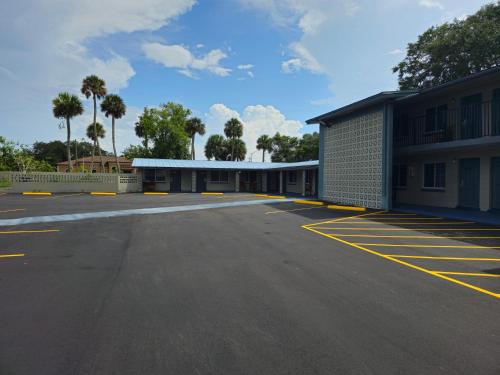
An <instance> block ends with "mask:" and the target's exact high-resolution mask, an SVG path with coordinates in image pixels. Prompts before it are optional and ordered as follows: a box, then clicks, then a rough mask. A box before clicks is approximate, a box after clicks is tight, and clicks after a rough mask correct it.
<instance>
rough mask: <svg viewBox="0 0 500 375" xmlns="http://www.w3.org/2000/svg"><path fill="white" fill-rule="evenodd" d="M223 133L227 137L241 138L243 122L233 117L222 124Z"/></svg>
mask: <svg viewBox="0 0 500 375" xmlns="http://www.w3.org/2000/svg"><path fill="white" fill-rule="evenodd" d="M224 134H225V135H226V137H228V138H229V139H236V138H241V137H242V136H243V124H242V123H241V122H240V120H238V119H237V118H234V117H233V118H232V119H230V120H228V121H227V122H226V124H225V125H224Z"/></svg>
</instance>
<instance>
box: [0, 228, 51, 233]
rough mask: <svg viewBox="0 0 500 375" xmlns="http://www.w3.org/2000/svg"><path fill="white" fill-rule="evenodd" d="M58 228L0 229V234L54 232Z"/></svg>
mask: <svg viewBox="0 0 500 375" xmlns="http://www.w3.org/2000/svg"><path fill="white" fill-rule="evenodd" d="M60 231H61V230H60V229H40V230H6V231H0V234H24V233H55V232H60Z"/></svg>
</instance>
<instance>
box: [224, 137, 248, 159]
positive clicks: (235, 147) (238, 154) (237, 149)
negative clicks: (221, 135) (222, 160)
mask: <svg viewBox="0 0 500 375" xmlns="http://www.w3.org/2000/svg"><path fill="white" fill-rule="evenodd" d="M226 142H227V143H228V144H229V148H230V149H231V150H232V152H233V156H234V159H232V160H234V161H243V160H245V156H246V154H247V146H246V145H245V142H243V140H241V139H240V138H234V139H227V140H226Z"/></svg>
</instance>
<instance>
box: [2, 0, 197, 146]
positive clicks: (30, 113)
mask: <svg viewBox="0 0 500 375" xmlns="http://www.w3.org/2000/svg"><path fill="white" fill-rule="evenodd" d="M194 3H195V0H168V1H167V0H143V1H140V2H138V1H132V0H87V1H84V2H82V1H64V2H60V1H58V2H50V1H36V0H27V1H22V2H19V1H15V0H6V1H4V2H2V5H0V56H1V66H2V69H0V112H1V113H2V114H3V121H4V123H5V128H4V129H6V130H5V132H4V135H7V136H9V137H11V138H13V139H18V140H20V141H23V142H27V141H33V140H35V139H51V138H54V137H55V136H58V134H59V133H57V120H55V119H54V118H53V117H52V113H51V105H50V103H51V100H52V98H53V97H54V96H55V95H56V94H57V92H59V91H63V90H65V91H71V92H79V88H80V85H81V81H82V79H83V77H85V76H86V75H88V74H97V75H99V76H100V77H102V78H103V79H104V80H105V81H106V84H107V87H108V91H110V92H117V91H119V90H120V89H122V88H124V87H126V86H127V85H128V81H129V80H130V78H132V77H133V76H134V74H135V71H134V68H133V67H132V65H131V64H130V62H129V61H128V59H127V58H126V57H124V56H120V55H118V54H116V53H114V52H113V50H112V49H106V48H101V49H100V50H99V54H95V53H94V52H93V51H92V50H91V49H90V47H89V45H90V42H91V41H92V40H95V39H96V38H99V37H105V36H108V35H111V34H115V33H132V32H136V31H143V30H156V29H158V28H160V27H162V26H163V25H165V24H167V23H168V22H169V21H170V20H172V19H173V18H175V17H177V16H179V15H181V14H183V13H185V12H187V11H188V10H190V9H191V7H192V6H193V5H194ZM55 15H56V16H55ZM110 15H112V16H110ZM49 20H50V22H49ZM15 79H17V81H14V80H15ZM14 82H15V84H14ZM20 103H23V105H21V104H20ZM14 125H15V126H14Z"/></svg>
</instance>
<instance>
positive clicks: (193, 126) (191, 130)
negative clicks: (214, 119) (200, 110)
mask: <svg viewBox="0 0 500 375" xmlns="http://www.w3.org/2000/svg"><path fill="white" fill-rule="evenodd" d="M186 134H187V135H188V136H189V138H191V160H194V159H195V154H194V137H195V136H196V134H199V135H204V134H205V124H204V123H203V122H202V121H201V120H200V119H199V118H198V117H192V118H190V119H188V120H187V122H186Z"/></svg>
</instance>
